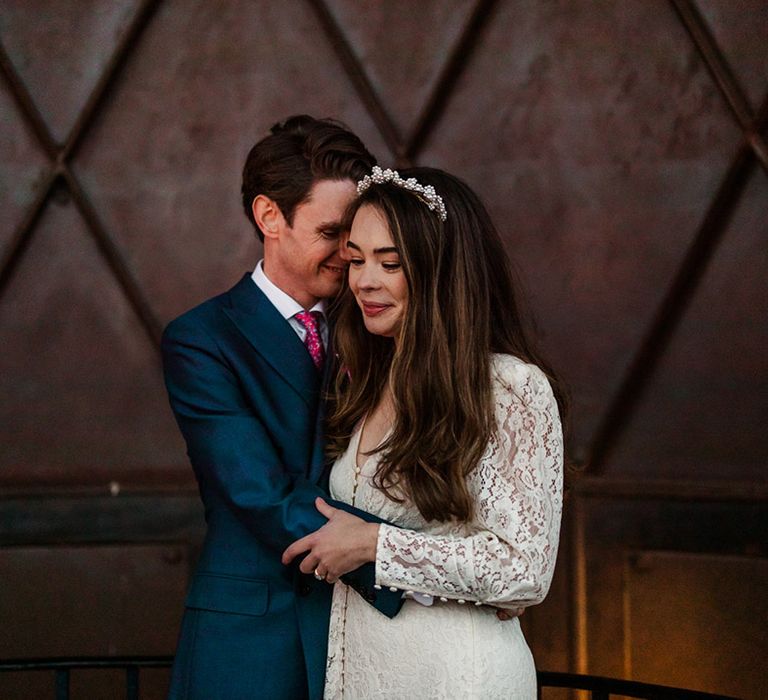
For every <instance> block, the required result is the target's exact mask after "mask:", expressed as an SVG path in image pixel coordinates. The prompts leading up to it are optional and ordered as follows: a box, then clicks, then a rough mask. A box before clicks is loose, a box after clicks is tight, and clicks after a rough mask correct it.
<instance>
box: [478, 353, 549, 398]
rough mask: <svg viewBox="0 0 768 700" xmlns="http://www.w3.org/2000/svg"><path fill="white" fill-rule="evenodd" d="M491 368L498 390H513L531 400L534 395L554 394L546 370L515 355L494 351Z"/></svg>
mask: <svg viewBox="0 0 768 700" xmlns="http://www.w3.org/2000/svg"><path fill="white" fill-rule="evenodd" d="M491 370H492V376H493V379H494V383H495V384H496V387H497V390H501V391H505V392H507V391H511V392H512V393H514V394H515V395H517V396H520V397H521V398H526V397H528V399H529V400H530V398H531V397H534V396H543V397H549V396H551V395H552V387H551V386H550V383H549V379H547V375H546V374H545V373H544V371H543V370H542V369H541V368H540V367H538V366H537V365H534V364H531V363H530V362H525V361H524V360H521V359H520V358H519V357H516V356H515V355H505V354H502V353H492V354H491Z"/></svg>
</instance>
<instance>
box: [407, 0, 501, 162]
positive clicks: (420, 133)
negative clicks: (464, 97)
mask: <svg viewBox="0 0 768 700" xmlns="http://www.w3.org/2000/svg"><path fill="white" fill-rule="evenodd" d="M495 4H496V0H478V2H477V3H476V4H475V7H474V9H473V10H472V13H471V14H470V15H469V19H468V20H467V21H466V23H465V25H464V28H463V29H462V31H461V34H460V36H459V38H458V40H457V41H456V43H455V44H454V46H453V48H452V49H451V51H450V54H449V56H448V59H447V60H446V62H445V64H444V65H443V68H442V70H441V71H440V74H439V76H438V79H437V80H436V81H435V84H434V87H433V89H432V92H431V93H430V95H429V97H428V98H427V101H426V102H425V104H424V107H423V108H422V110H421V112H420V114H419V117H418V119H417V120H416V124H415V126H414V128H413V130H412V132H411V134H410V136H409V137H408V140H407V142H406V149H405V155H406V157H407V158H408V160H414V159H415V158H416V157H417V155H418V153H419V151H421V149H422V147H423V145H424V143H425V142H426V140H427V138H428V137H429V135H430V133H431V131H432V129H433V127H434V125H435V124H436V123H437V122H438V120H439V118H440V117H441V116H442V114H443V112H444V111H445V106H446V105H447V103H448V100H449V98H450V97H451V95H452V94H453V91H454V89H455V87H456V84H457V83H458V79H459V77H460V76H461V74H462V72H463V71H464V68H465V67H466V65H467V64H468V63H469V60H470V58H471V57H472V54H473V53H474V51H475V49H476V47H477V39H478V37H479V36H480V32H481V31H482V29H483V27H484V26H485V24H486V22H487V20H488V18H489V17H490V16H491V13H492V12H493V7H494V5H495Z"/></svg>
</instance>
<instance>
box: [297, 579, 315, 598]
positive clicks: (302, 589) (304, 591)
mask: <svg viewBox="0 0 768 700" xmlns="http://www.w3.org/2000/svg"><path fill="white" fill-rule="evenodd" d="M311 591H312V588H310V585H309V584H308V583H305V582H302V583H300V584H299V590H298V594H299V595H300V596H308V595H309V594H310V592H311Z"/></svg>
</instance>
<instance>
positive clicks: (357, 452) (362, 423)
mask: <svg viewBox="0 0 768 700" xmlns="http://www.w3.org/2000/svg"><path fill="white" fill-rule="evenodd" d="M367 418H368V414H367V413H366V414H365V415H364V416H363V417H362V419H361V420H360V427H359V428H358V429H357V434H356V435H355V436H354V447H355V449H354V450H353V451H352V459H353V460H354V467H355V468H356V469H359V470H362V469H363V467H364V466H365V465H366V464H368V462H370V461H371V458H373V457H375V456H376V454H377V452H378V449H379V447H381V445H382V444H383V443H384V441H385V440H386V439H387V438H388V437H389V435H390V433H391V432H392V426H391V425H390V426H389V428H387V429H386V430H385V431H384V435H382V436H381V440H379V442H378V444H377V445H376V447H374V448H373V450H371V452H370V454H367V455H365V459H364V460H363V461H362V462H360V441H361V440H362V439H363V430H365V421H366V420H367Z"/></svg>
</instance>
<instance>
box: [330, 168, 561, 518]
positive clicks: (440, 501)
mask: <svg viewBox="0 0 768 700" xmlns="http://www.w3.org/2000/svg"><path fill="white" fill-rule="evenodd" d="M400 175H401V177H402V178H404V179H405V178H408V177H415V178H416V179H417V180H418V181H419V182H420V183H421V184H423V185H432V186H433V187H434V188H435V190H436V191H437V193H438V194H439V195H440V196H441V197H442V199H443V201H444V203H445V207H446V210H447V220H446V221H441V220H440V218H439V216H438V215H437V214H436V213H435V212H433V211H431V210H430V209H429V208H428V207H427V205H426V203H425V202H424V201H423V200H422V199H421V198H420V197H419V196H418V195H416V194H414V193H412V192H408V191H406V190H404V189H403V188H401V187H398V186H396V185H393V184H391V183H383V184H373V185H371V187H369V189H367V190H366V191H365V192H364V193H363V194H362V195H361V196H360V197H358V198H357V199H356V200H355V201H353V202H352V204H351V205H350V207H349V208H348V210H347V212H346V217H345V222H346V227H347V229H349V228H350V227H351V223H352V220H353V219H354V216H355V214H356V213H357V211H358V210H359V209H360V208H361V207H364V206H372V207H375V208H376V209H377V210H378V211H379V212H380V213H381V214H382V216H383V219H384V221H386V223H387V225H388V227H389V231H390V235H391V236H392V240H393V242H394V245H395V246H396V247H397V250H398V252H399V255H400V262H401V264H402V269H403V273H404V275H405V278H406V281H407V283H408V304H407V310H406V312H405V314H404V318H403V321H402V324H401V326H400V330H399V335H398V338H397V343H395V342H394V341H393V339H392V338H386V337H382V336H377V335H373V334H371V333H369V332H368V331H367V330H366V329H365V326H364V323H363V320H362V315H361V312H360V309H359V307H358V305H357V303H356V301H355V298H354V296H353V294H352V292H351V290H350V289H349V288H348V287H346V288H345V289H344V290H343V291H342V293H341V295H340V297H339V299H338V300H337V302H336V304H335V307H334V309H333V312H332V313H333V316H334V320H335V330H334V343H335V349H336V352H337V353H338V355H339V360H340V365H341V367H340V370H339V372H338V374H337V377H336V382H335V392H334V395H333V397H332V410H331V412H330V418H329V421H328V426H327V434H328V438H329V451H330V453H331V454H332V455H333V456H336V457H337V456H339V455H341V454H342V453H343V452H344V451H345V450H346V448H347V446H348V445H349V441H350V439H351V436H352V433H353V431H354V428H355V426H356V425H357V423H358V422H359V421H360V420H361V419H362V418H363V417H364V416H365V415H366V414H367V413H369V412H371V411H373V410H374V408H375V407H376V406H377V405H378V403H379V401H380V399H381V397H382V394H383V392H384V390H385V388H386V386H387V385H389V386H390V387H391V391H392V395H393V400H394V407H395V413H396V418H395V422H394V425H393V428H392V431H391V433H390V434H389V437H388V438H387V439H386V440H385V441H384V442H383V443H382V444H381V445H380V447H379V452H380V453H381V455H380V459H379V463H378V468H377V472H376V475H375V477H374V484H375V485H376V487H377V488H379V489H381V490H382V491H383V492H384V493H386V494H387V496H388V497H389V498H391V499H392V500H394V501H397V502H402V501H403V499H404V498H409V499H410V500H412V501H413V503H414V504H415V505H416V507H417V508H418V509H419V511H420V513H421V514H422V516H423V517H424V518H425V519H426V520H428V521H431V520H438V521H447V520H451V519H456V520H459V521H467V520H469V518H470V517H471V516H472V511H473V501H472V497H471V495H470V493H469V489H468V487H467V480H466V477H467V475H468V474H469V473H470V472H471V471H472V470H473V469H474V468H475V467H476V465H477V464H478V462H479V460H480V458H481V456H482V454H483V452H484V451H485V448H486V445H487V444H488V441H489V439H490V438H491V434H492V432H493V430H494V429H495V421H494V411H493V396H492V388H491V366H490V363H491V353H505V354H510V355H514V356H516V357H518V358H519V359H521V360H523V361H525V362H529V363H533V364H535V365H537V366H538V367H539V368H540V369H541V370H543V371H544V372H545V374H546V375H547V377H548V378H549V381H550V383H551V385H552V388H553V391H554V393H555V397H556V398H557V401H558V404H559V408H560V412H561V416H563V417H564V415H563V414H564V413H565V408H566V406H565V399H564V392H563V390H562V387H561V384H560V382H559V380H558V379H557V377H556V376H555V374H554V372H553V371H552V370H551V369H550V367H549V366H548V364H547V363H546V362H545V361H544V360H543V359H542V358H541V357H540V355H539V354H538V353H537V352H536V351H535V349H534V347H533V345H532V343H531V342H530V341H529V339H528V334H527V332H526V330H525V328H524V326H525V325H526V324H525V323H524V322H523V318H522V315H521V309H520V293H519V292H518V291H517V289H516V285H515V284H514V282H513V276H512V272H511V268H510V263H509V261H508V258H507V255H506V252H505V249H504V245H503V244H502V241H501V239H500V237H499V235H498V233H497V231H496V228H495V227H494V225H493V222H492V221H491V218H490V216H489V214H488V212H487V211H486V209H485V207H484V206H483V204H482V203H481V201H480V200H479V199H478V197H477V196H476V195H475V193H474V192H472V190H471V189H470V188H469V186H468V185H466V184H465V183H464V182H463V181H461V180H460V179H459V178H457V177H454V176H452V175H449V174H448V173H445V172H443V171H441V170H437V169H433V168H411V169H408V170H403V171H401V172H400Z"/></svg>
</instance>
